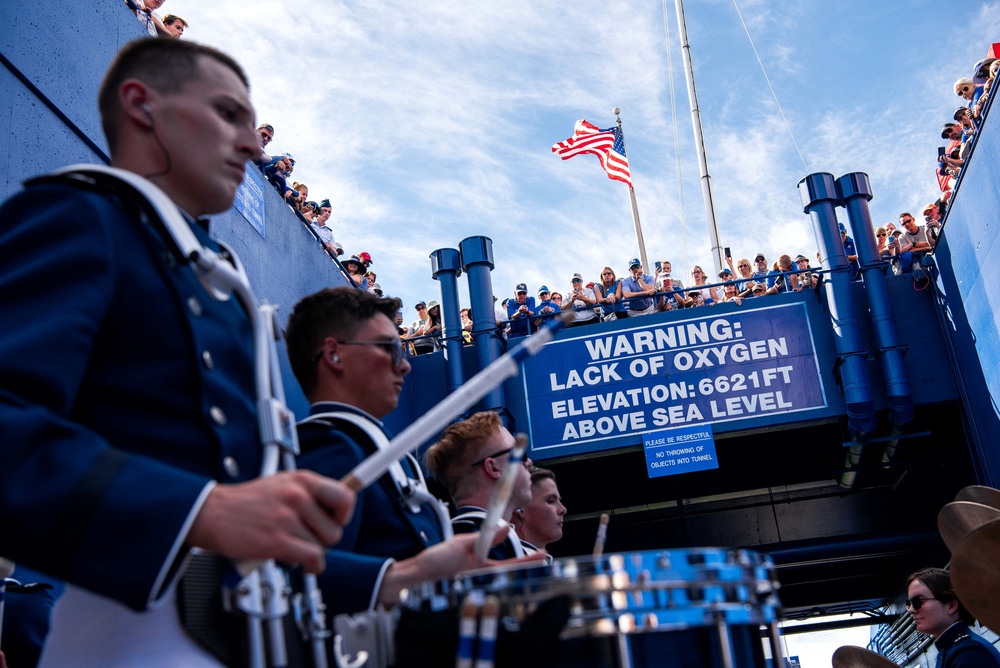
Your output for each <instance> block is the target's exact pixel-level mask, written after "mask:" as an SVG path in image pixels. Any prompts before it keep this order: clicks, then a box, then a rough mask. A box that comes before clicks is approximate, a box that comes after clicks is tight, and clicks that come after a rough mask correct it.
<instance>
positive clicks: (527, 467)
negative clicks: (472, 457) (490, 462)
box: [469, 448, 531, 469]
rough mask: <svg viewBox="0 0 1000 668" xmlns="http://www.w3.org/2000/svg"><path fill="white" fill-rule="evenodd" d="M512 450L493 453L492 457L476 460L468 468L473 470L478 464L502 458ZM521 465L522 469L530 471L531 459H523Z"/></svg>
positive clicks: (487, 456)
mask: <svg viewBox="0 0 1000 668" xmlns="http://www.w3.org/2000/svg"><path fill="white" fill-rule="evenodd" d="M513 449H514V448H505V449H503V450H498V451H497V452H494V453H493V454H492V455H486V456H485V457H483V458H482V459H477V460H476V461H474V462H472V465H471V466H470V467H469V468H472V469H474V468H476V467H477V466H479V465H480V464H482V463H483V462H485V461H486V460H487V459H496V458H497V457H503V456H504V455H506V454H507V453H509V452H510V451H511V450H513ZM521 464H522V465H524V468H526V469H530V468H531V459H530V458H528V457H525V458H524V461H523V462H521Z"/></svg>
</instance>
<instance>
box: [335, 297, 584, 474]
mask: <svg viewBox="0 0 1000 668" xmlns="http://www.w3.org/2000/svg"><path fill="white" fill-rule="evenodd" d="M572 319H573V314H572V313H571V312H570V311H566V312H565V313H563V314H562V315H561V316H559V317H556V318H552V319H551V320H550V321H549V322H547V323H545V325H544V326H543V327H542V328H541V329H539V330H538V331H537V332H535V333H534V334H532V335H531V336H528V337H526V338H525V339H524V341H522V342H521V343H519V344H518V345H517V346H516V347H515V348H514V349H513V350H511V351H510V352H508V353H507V354H506V355H503V356H502V357H500V358H499V359H497V360H496V361H494V362H493V363H492V364H490V365H489V366H488V367H486V368H485V369H483V370H482V371H480V372H479V373H477V374H476V375H475V376H473V377H472V378H470V379H469V381H468V382H466V383H465V384H464V385H462V386H461V387H459V388H458V389H457V390H455V391H454V392H452V393H451V394H450V395H448V397H447V398H445V399H444V401H442V402H441V403H439V404H438V405H437V406H435V407H434V408H432V409H431V410H430V411H428V412H427V413H426V414H425V415H424V416H423V417H422V418H420V419H419V420H417V421H416V422H414V423H413V424H411V425H410V426H409V427H407V428H406V429H404V430H403V431H402V433H400V434H399V436H397V437H396V438H394V439H392V441H391V442H390V443H389V447H388V448H386V449H385V450H379V451H378V452H376V453H375V454H373V455H371V456H370V457H368V458H367V459H365V460H364V461H363V462H361V463H360V464H358V465H357V466H356V467H355V468H354V470H353V471H351V472H350V473H348V474H347V475H346V476H344V477H343V478H342V479H341V482H342V483H344V484H345V485H347V486H348V487H350V488H351V489H352V490H354V491H355V492H360V491H361V490H363V489H364V488H365V487H367V486H368V485H370V484H372V483H373V482H375V481H376V480H378V479H379V478H380V477H381V476H382V474H384V473H385V472H386V471H387V470H388V468H389V466H390V465H391V464H392V462H394V461H396V460H398V459H399V458H400V457H402V456H403V455H405V454H406V453H407V452H410V451H411V450H414V449H416V448H417V447H419V446H420V444H421V443H423V442H424V441H425V440H427V438H428V436H429V435H431V434H436V433H438V432H439V431H441V430H442V429H444V428H445V427H447V426H448V425H449V424H451V421H452V420H454V419H455V418H456V417H458V416H459V415H461V414H462V412H463V411H465V410H466V409H468V408H469V407H470V406H472V405H473V404H474V403H476V402H477V401H479V400H480V399H482V398H483V397H484V396H486V393H487V392H489V391H490V390H492V389H493V388H495V387H496V386H497V385H499V384H500V383H502V382H504V381H505V380H507V379H508V378H510V377H511V376H514V375H517V372H518V369H519V368H520V365H521V362H522V361H524V360H525V359H527V358H528V357H531V356H532V355H534V354H535V353H537V352H538V351H539V350H541V348H542V346H544V345H545V344H546V343H548V342H549V341H551V340H552V337H553V336H555V334H556V332H558V331H559V330H560V329H562V328H563V327H565V326H566V325H567V324H568V322H569V321H570V320H572Z"/></svg>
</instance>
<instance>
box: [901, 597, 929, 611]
mask: <svg viewBox="0 0 1000 668" xmlns="http://www.w3.org/2000/svg"><path fill="white" fill-rule="evenodd" d="M936 600H937V599H936V598H934V597H931V598H928V597H926V596H914V597H913V598H908V599H906V600H905V601H903V604H904V605H905V606H906V607H907V608H913V609H914V610H919V609H920V608H921V606H923V604H924V603H926V602H927V601H936Z"/></svg>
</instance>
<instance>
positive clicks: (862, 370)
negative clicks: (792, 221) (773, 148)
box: [798, 172, 875, 440]
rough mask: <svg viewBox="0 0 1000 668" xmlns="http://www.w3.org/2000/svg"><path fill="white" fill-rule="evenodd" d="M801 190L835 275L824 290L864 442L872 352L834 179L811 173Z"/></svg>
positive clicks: (851, 423)
mask: <svg viewBox="0 0 1000 668" xmlns="http://www.w3.org/2000/svg"><path fill="white" fill-rule="evenodd" d="M798 187H799V195H800V196H801V197H802V206H803V211H804V212H805V213H807V214H809V217H810V219H811V220H812V222H813V226H814V227H815V229H816V239H817V241H818V242H819V244H820V254H821V256H822V258H823V268H824V269H829V270H831V271H830V273H829V274H827V275H826V280H825V281H824V282H823V288H824V289H825V290H826V303H827V308H829V309H830V321H831V323H832V324H833V333H834V341H835V343H836V346H837V358H838V365H839V370H840V378H841V385H842V387H843V389H844V399H845V401H846V402H847V424H848V427H850V429H851V431H852V432H853V433H854V435H855V437H856V438H858V439H859V440H860V439H863V438H865V437H867V436H868V435H869V434H871V433H872V432H873V431H875V401H874V400H873V399H872V389H871V384H870V383H869V381H868V369H867V368H866V365H865V358H866V357H867V354H868V351H867V350H866V349H865V347H864V344H863V341H862V337H861V324H860V322H859V321H858V319H857V318H856V317H855V316H854V313H855V311H856V309H855V308H854V301H853V296H852V294H851V285H850V281H851V272H850V265H849V263H848V261H847V253H846V252H845V251H844V244H843V243H842V242H841V240H840V229H839V226H838V223H837V214H836V210H835V208H834V207H835V206H836V205H837V204H838V201H839V198H838V197H837V190H836V187H835V184H834V180H833V174H828V173H826V172H819V173H816V174H810V175H809V176H807V177H805V178H804V179H802V180H801V181H799V186H798Z"/></svg>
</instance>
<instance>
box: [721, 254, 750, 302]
mask: <svg viewBox="0 0 1000 668" xmlns="http://www.w3.org/2000/svg"><path fill="white" fill-rule="evenodd" d="M726 262H727V263H729V268H730V269H732V270H733V275H734V276H738V277H739V278H737V279H736V291H737V292H739V293H740V297H746V296H747V294H749V291H750V284H751V283H752V281H751V280H750V279H751V276H752V274H753V269H752V267H751V265H750V260H748V259H747V258H745V257H741V258H740V259H739V260H737V262H736V266H735V267H734V266H733V258H731V257H727V258H726Z"/></svg>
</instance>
